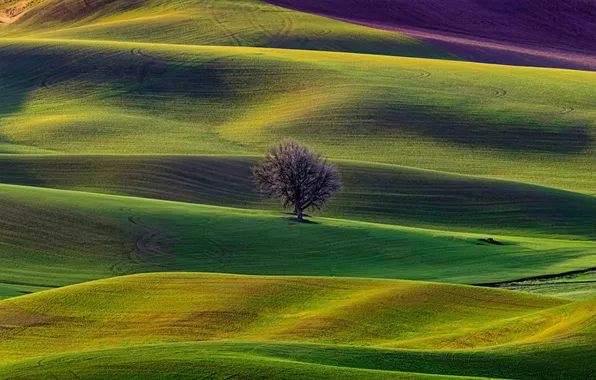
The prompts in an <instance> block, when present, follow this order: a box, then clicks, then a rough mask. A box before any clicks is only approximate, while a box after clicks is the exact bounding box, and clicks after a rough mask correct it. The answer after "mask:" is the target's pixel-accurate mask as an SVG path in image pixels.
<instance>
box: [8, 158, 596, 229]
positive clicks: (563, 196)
mask: <svg viewBox="0 0 596 380" xmlns="http://www.w3.org/2000/svg"><path fill="white" fill-rule="evenodd" d="M257 160H258V159H257V158H243V157H185V156H170V157H148V156H90V157H85V156H49V157H48V156H46V157H43V156H39V157H4V158H2V157H0V166H2V168H3V170H2V173H1V174H0V182H3V183H9V184H17V185H28V186H39V187H53V188H58V189H70V190H80V191H89V192H99V193H108V194H119V195H132V196H136V197H146V198H154V199H164V200H174V201H181V202H189V203H202V204H211V205H217V206H229V207H240V208H252V209H269V210H281V206H280V204H279V202H277V201H274V200H270V201H268V200H265V199H263V198H262V197H259V195H258V194H257V193H256V192H255V186H254V184H253V182H252V176H251V167H252V166H254V165H255V164H256V162H257ZM340 169H341V175H342V179H343V186H344V187H343V190H342V191H341V192H340V194H339V195H338V196H337V198H336V199H334V200H333V201H332V202H331V203H330V204H329V205H328V206H327V207H325V210H324V212H322V213H320V212H314V213H313V214H314V215H324V216H328V217H336V218H342V219H353V220H361V221H369V222H380V223H387V224H400V225H408V226H417V227H426V228H438V229H449V230H456V231H468V232H477V233H480V234H482V233H484V234H486V235H487V237H488V236H489V235H490V234H495V233H496V234H512V235H524V236H529V235H533V236H546V237H557V236H560V237H567V238H577V239H594V238H596V231H595V230H594V228H593V227H592V226H594V225H596V198H595V197H592V196H586V195H581V194H575V193H571V192H565V191H559V190H556V189H549V188H544V187H538V186H531V185H524V184H519V183H515V182H507V181H498V180H489V179H483V178H474V177H470V176H459V175H450V174H447V173H439V172H432V171H424V170H416V169H410V168H403V167H397V166H388V165H385V166H383V165H371V164H364V163H355V162H341V163H340Z"/></svg>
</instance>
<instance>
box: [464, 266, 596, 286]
mask: <svg viewBox="0 0 596 380" xmlns="http://www.w3.org/2000/svg"><path fill="white" fill-rule="evenodd" d="M592 273H594V274H596V267H593V268H588V269H581V270H574V271H569V272H563V273H554V274H545V275H541V276H533V277H524V278H520V279H517V280H513V281H503V282H491V283H486V284H475V286H484V287H488V288H509V287H536V286H546V285H555V284H556V285H571V284H589V283H596V280H579V281H556V282H555V281H554V280H562V279H566V278H569V277H572V276H578V275H584V274H592Z"/></svg>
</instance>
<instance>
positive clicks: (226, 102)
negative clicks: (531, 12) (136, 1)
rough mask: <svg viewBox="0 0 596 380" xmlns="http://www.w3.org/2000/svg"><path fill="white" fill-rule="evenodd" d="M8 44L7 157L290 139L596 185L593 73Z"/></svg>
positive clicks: (197, 148) (350, 152) (275, 53)
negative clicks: (17, 63)
mask: <svg viewBox="0 0 596 380" xmlns="http://www.w3.org/2000/svg"><path fill="white" fill-rule="evenodd" d="M1 45H2V47H1V49H0V57H1V58H2V59H1V62H2V69H3V77H2V80H1V82H0V88H1V89H2V90H3V93H4V94H5V102H3V106H2V107H1V109H0V117H2V127H1V129H0V140H1V141H2V146H1V150H2V151H3V152H4V153H48V152H54V153H68V154H229V155H255V154H261V152H262V151H263V150H264V149H265V148H266V147H267V146H268V145H269V144H270V143H272V142H273V141H276V140H279V139H282V138H285V137H288V136H292V137H294V138H296V139H299V140H301V141H303V142H305V143H307V144H309V145H311V146H312V147H313V148H315V149H316V150H319V151H321V152H322V153H324V154H326V155H327V156H329V157H331V158H336V159H342V158H343V159H353V158H358V159H359V160H362V161H374V162H386V163H393V164H400V165H406V166H412V167H420V168H426V169H435V170H440V171H448V172H458V173H466V174H474V175H481V176H484V177H496V178H503V179H511V180H516V181H522V182H527V183H535V184H541V185H546V186H549V187H557V188H562V189H567V190H573V191H579V192H584V193H588V194H593V193H594V188H596V187H595V186H594V184H595V183H596V179H595V178H596V177H594V171H593V170H592V166H593V162H594V158H595V156H594V155H595V154H596V153H595V152H596V150H595V148H594V144H593V142H594V136H595V132H594V124H593V123H594V114H595V112H596V110H595V108H594V104H593V102H592V94H593V93H594V91H595V88H594V85H593V83H596V81H594V80H593V79H594V75H596V74H594V73H587V72H573V71H565V70H545V69H530V68H512V67H503V66H491V65H478V64H470V63H464V62H449V61H439V60H422V59H407V58H397V57H381V56H373V55H354V54H344V53H324V52H307V51H290V50H276V49H252V48H235V47H226V48H217V47H193V46H180V45H177V46H173V45H160V44H141V43H136V44H132V43H117V42H105V41H78V42H77V41H72V40H54V41H43V40H23V39H21V40H17V39H13V40H2V43H1ZM16 61H18V62H22V64H20V65H12V64H11V62H16ZM25 72H26V73H27V75H23V73H25Z"/></svg>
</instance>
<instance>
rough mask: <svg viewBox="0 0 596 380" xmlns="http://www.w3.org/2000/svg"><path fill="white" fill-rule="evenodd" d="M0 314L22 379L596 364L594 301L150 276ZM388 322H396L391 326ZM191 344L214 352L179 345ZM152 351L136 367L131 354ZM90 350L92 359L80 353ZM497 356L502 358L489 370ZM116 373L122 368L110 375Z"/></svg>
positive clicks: (461, 289)
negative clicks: (507, 361)
mask: <svg viewBox="0 0 596 380" xmlns="http://www.w3.org/2000/svg"><path fill="white" fill-rule="evenodd" d="M0 305H1V306H2V314H1V316H2V319H3V320H4V321H10V325H9V326H6V329H5V330H3V331H2V332H1V336H2V337H3V338H4V339H2V343H1V344H0V352H1V353H2V357H3V359H4V361H5V362H6V361H9V362H10V361H11V359H12V360H14V359H17V358H18V359H21V362H18V363H10V364H6V365H4V366H3V367H0V371H2V370H3V369H5V370H6V371H8V372H9V373H14V374H15V375H18V376H26V377H25V378H30V377H31V378H35V376H43V375H44V374H45V375H46V376H47V374H48V373H50V374H51V373H54V372H57V373H62V372H66V373H67V371H68V370H74V371H75V373H79V374H83V375H87V374H88V375H89V376H90V377H91V378H93V376H110V377H111V376H115V377H116V376H126V375H127V373H128V372H129V371H132V372H136V371H138V370H139V369H138V368H137V369H135V367H137V366H139V367H140V366H143V367H144V368H145V369H144V370H141V371H142V372H147V373H148V372H154V375H153V376H157V374H159V373H160V371H166V369H167V368H170V367H169V365H173V366H174V367H176V366H180V367H181V368H182V374H183V375H184V374H186V376H190V373H188V372H185V371H187V370H188V368H189V367H190V366H192V363H197V362H200V363H204V364H201V365H200V367H201V368H202V369H201V371H204V373H205V374H206V375H207V374H208V373H210V372H211V371H214V372H216V373H218V376H224V375H227V374H230V373H231V374H233V373H236V374H238V373H243V374H244V375H245V376H256V375H257V374H259V373H260V374H261V375H262V374H264V373H269V374H270V376H281V377H283V376H284V373H285V374H286V375H285V376H288V375H289V374H293V373H295V375H296V376H298V377H299V378H302V377H304V376H306V374H307V373H309V372H310V371H314V372H312V373H313V376H316V377H321V378H322V377H324V376H334V377H336V378H343V376H352V377H354V378H357V377H358V376H364V375H365V374H366V372H361V371H362V370H364V369H366V370H369V371H370V370H382V371H387V372H380V373H377V372H372V373H370V376H375V375H376V376H379V377H381V378H383V377H387V378H418V377H417V376H414V375H407V374H404V373H402V372H420V373H428V374H445V375H464V374H465V375H466V376H483V377H484V376H487V375H490V377H491V378H498V377H501V376H503V377H505V376H507V375H508V374H512V373H514V374H515V375H516V376H522V377H520V378H532V377H527V376H531V373H532V372H531V371H532V370H536V366H537V364H539V363H540V362H541V359H536V358H532V357H531V355H530V354H529V353H528V350H529V349H530V348H532V352H534V353H536V352H544V355H545V356H546V357H554V356H555V355H560V356H559V358H558V360H557V361H556V363H564V364H563V365H562V366H561V367H560V368H559V369H558V370H557V372H556V373H553V374H550V375H553V376H555V375H557V376H558V375H561V374H562V373H565V372H566V371H573V373H574V375H581V374H585V375H586V374H587V375H589V374H590V373H591V372H593V371H594V367H593V363H591V362H590V363H585V364H587V365H586V366H581V368H573V366H572V363H576V364H577V363H581V361H582V360H585V358H586V357H587V355H589V354H592V355H593V354H594V350H593V343H594V332H595V331H594V328H593V326H590V325H589V324H586V323H587V322H589V320H590V319H591V318H592V316H593V312H594V309H595V308H596V304H594V302H593V301H584V302H571V301H565V300H562V299H557V298H549V297H540V296H532V295H526V294H524V293H516V292H509V291H503V290H493V289H483V288H477V287H469V286H459V285H446V284H438V283H424V282H409V281H392V280H365V279H346V278H344V279H340V278H337V279H329V278H321V277H303V278H299V277H254V276H237V275H220V274H214V275H213V274H191V273H177V274H149V275H137V276H129V277H120V278H116V279H109V280H102V281H97V282H91V283H86V284H82V285H75V286H71V287H65V288H62V289H57V290H52V291H47V292H41V293H37V294H33V295H29V296H24V297H20V298H16V299H14V300H5V301H2V302H1V303H0ZM389 316H393V317H392V318H391V320H392V321H393V322H392V323H387V322H388V317H389ZM230 340H233V341H230ZM188 341H195V342H196V341H214V343H209V344H207V343H202V344H198V343H194V344H190V343H186V344H172V343H174V342H188ZM234 341H237V342H239V343H234ZM242 342H244V343H242ZM290 342H302V344H297V343H290ZM166 343H167V344H166ZM304 343H311V345H305V344H304ZM312 343H317V344H325V345H327V346H324V345H323V346H321V345H312ZM149 344H150V346H145V347H142V348H141V349H140V353H139V355H138V356H137V355H136V354H135V355H134V356H129V355H127V352H130V351H127V350H126V349H122V348H124V347H131V346H132V347H135V349H138V348H136V347H137V346H138V345H149ZM330 344H333V345H331V346H330ZM354 345H358V346H363V348H357V347H354ZM364 347H366V348H364ZM588 347H591V348H588ZM114 348H120V349H118V350H113V349H114ZM105 349H112V350H110V351H103V350H105ZM404 349H418V350H421V349H423V350H425V351H407V350H404ZM454 349H465V350H463V351H461V352H459V353H457V352H455V353H454V352H453V351H452V350H454ZM96 350H100V351H96ZM81 351H83V352H87V351H90V352H87V353H83V354H76V352H81ZM493 351H494V354H495V358H492V359H488V363H487V364H488V365H479V364H480V363H479V361H481V360H483V357H484V358H487V357H491V355H492V353H493ZM582 351H583V352H582ZM59 352H62V353H65V355H64V354H63V355H61V356H59V357H49V358H48V359H44V360H43V362H41V361H37V362H36V364H35V365H33V364H32V362H31V361H27V360H25V359H26V358H28V357H31V358H32V357H38V356H40V355H47V354H51V353H59ZM423 352H425V354H424V356H423ZM72 353H75V354H72ZM573 353H575V354H573ZM164 355H165V357H164ZM425 355H428V356H426V357H425ZM507 355H516V359H517V360H518V361H519V362H518V363H517V366H513V368H509V369H505V368H500V370H501V371H502V372H501V373H499V372H498V371H499V368H498V366H497V367H493V366H494V364H492V363H491V361H492V360H495V362H496V361H498V359H499V357H500V356H507ZM573 355H575V356H573ZM133 357H134V359H133V360H131V359H132V358H133ZM425 359H426V363H425V364H424V365H420V364H421V362H423V361H425ZM23 360H25V361H23ZM565 360H571V362H566V363H565ZM170 361H172V363H169V362H170ZM402 361H403V363H402ZM112 362H113V363H114V366H112V365H111V364H110V365H109V366H108V367H109V368H104V369H102V368H101V367H102V366H105V365H106V364H107V363H112ZM458 363H462V366H461V367H460V366H458ZM464 363H465V364H464ZM416 364H418V365H416ZM228 365H230V366H231V368H230V367H227V366H228ZM551 365H554V363H551ZM154 367H155V370H154V369H153V368H154ZM222 367H227V368H222ZM236 367H238V368H237V369H236ZM185 368H186V369H185ZM414 369H416V370H415V371H414ZM96 371H97V372H96ZM220 371H221V372H220ZM238 371H240V372H238ZM395 371H397V372H398V373H395ZM0 373H1V372H0ZM249 374H251V375H249ZM408 376H410V377H408ZM550 378H555V377H550Z"/></svg>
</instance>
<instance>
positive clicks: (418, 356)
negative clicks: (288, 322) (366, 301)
mask: <svg viewBox="0 0 596 380" xmlns="http://www.w3.org/2000/svg"><path fill="white" fill-rule="evenodd" d="M582 348H583V347H578V348H577V349H561V348H559V349H557V348H553V349H551V350H543V351H540V354H539V355H536V352H537V351H536V347H532V349H533V350H528V349H520V350H518V351H517V352H516V354H515V355H514V354H512V353H511V352H507V350H495V349H492V350H487V351H459V352H456V351H448V352H437V351H410V350H408V351H400V350H388V349H377V348H360V347H346V346H335V345H320V344H317V345H315V344H300V343H292V344H288V343H273V342H230V341H228V342H200V343H179V344H167V345H152V346H137V347H132V348H121V349H112V350H102V351H92V352H86V353H77V354H69V355H61V356H50V357H45V358H43V359H41V360H40V359H33V360H27V361H23V362H18V363H14V364H7V365H3V366H1V367H0V374H2V375H4V376H5V377H6V378H9V379H12V378H19V379H23V378H25V379H30V378H32V379H39V378H42V379H43V378H45V377H46V376H48V375H50V376H51V375H54V376H59V377H62V376H64V377H67V378H68V377H69V376H74V375H76V376H79V377H82V378H105V377H109V378H129V377H130V376H133V378H134V376H142V377H143V378H151V377H150V376H155V378H158V379H161V378H183V379H186V378H191V379H194V378H196V376H197V374H200V375H203V376H208V377H210V378H226V377H229V376H237V377H242V378H249V379H252V378H257V379H258V378H261V377H262V376H263V375H264V374H266V376H267V377H273V378H287V377H292V378H295V377H296V378H303V377H305V376H306V377H305V378H309V379H310V378H313V377H314V378H327V377H330V378H340V379H344V378H351V377H353V376H356V378H362V377H363V376H364V377H366V378H377V377H381V378H384V377H389V378H397V379H444V378H447V379H454V378H457V379H460V378H459V377H456V376H457V375H459V376H466V377H467V376H482V378H491V379H497V378H510V379H511V378H515V379H523V380H526V379H528V380H529V379H548V380H550V379H552V380H559V379H561V378H567V379H569V378H578V379H584V378H586V376H590V375H591V374H592V373H593V371H594V368H593V366H591V365H590V363H592V361H591V360H590V359H591V355H593V352H592V351H591V350H582ZM164 363H166V364H165V365H164ZM577 363H581V364H580V365H577ZM40 364H41V365H40ZM259 364H260V365H259ZM305 364H306V365H305ZM310 364H314V365H310ZM586 364H587V365H586ZM301 365H302V366H303V367H302V368H300V367H301ZM321 365H323V366H332V368H328V367H323V368H321V367H320V366H321ZM172 367H175V368H176V375H174V374H172V371H171V370H170V368H172ZM288 367H289V368H288ZM333 367H336V368H333ZM334 369H335V370H334ZM354 369H355V370H354ZM358 369H368V370H376V371H392V372H393V373H378V372H372V371H371V372H362V371H359V370H358ZM303 371H308V373H307V375H304V372H303ZM408 371H410V373H404V372H408ZM416 371H418V372H419V373H418V374H416V375H415V374H414V373H413V372H416ZM395 372H401V373H395ZM73 374H74V375H73ZM423 374H424V375H423ZM437 374H447V375H443V376H445V377H440V375H437ZM176 376H178V377H176ZM467 378H468V377H467Z"/></svg>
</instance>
